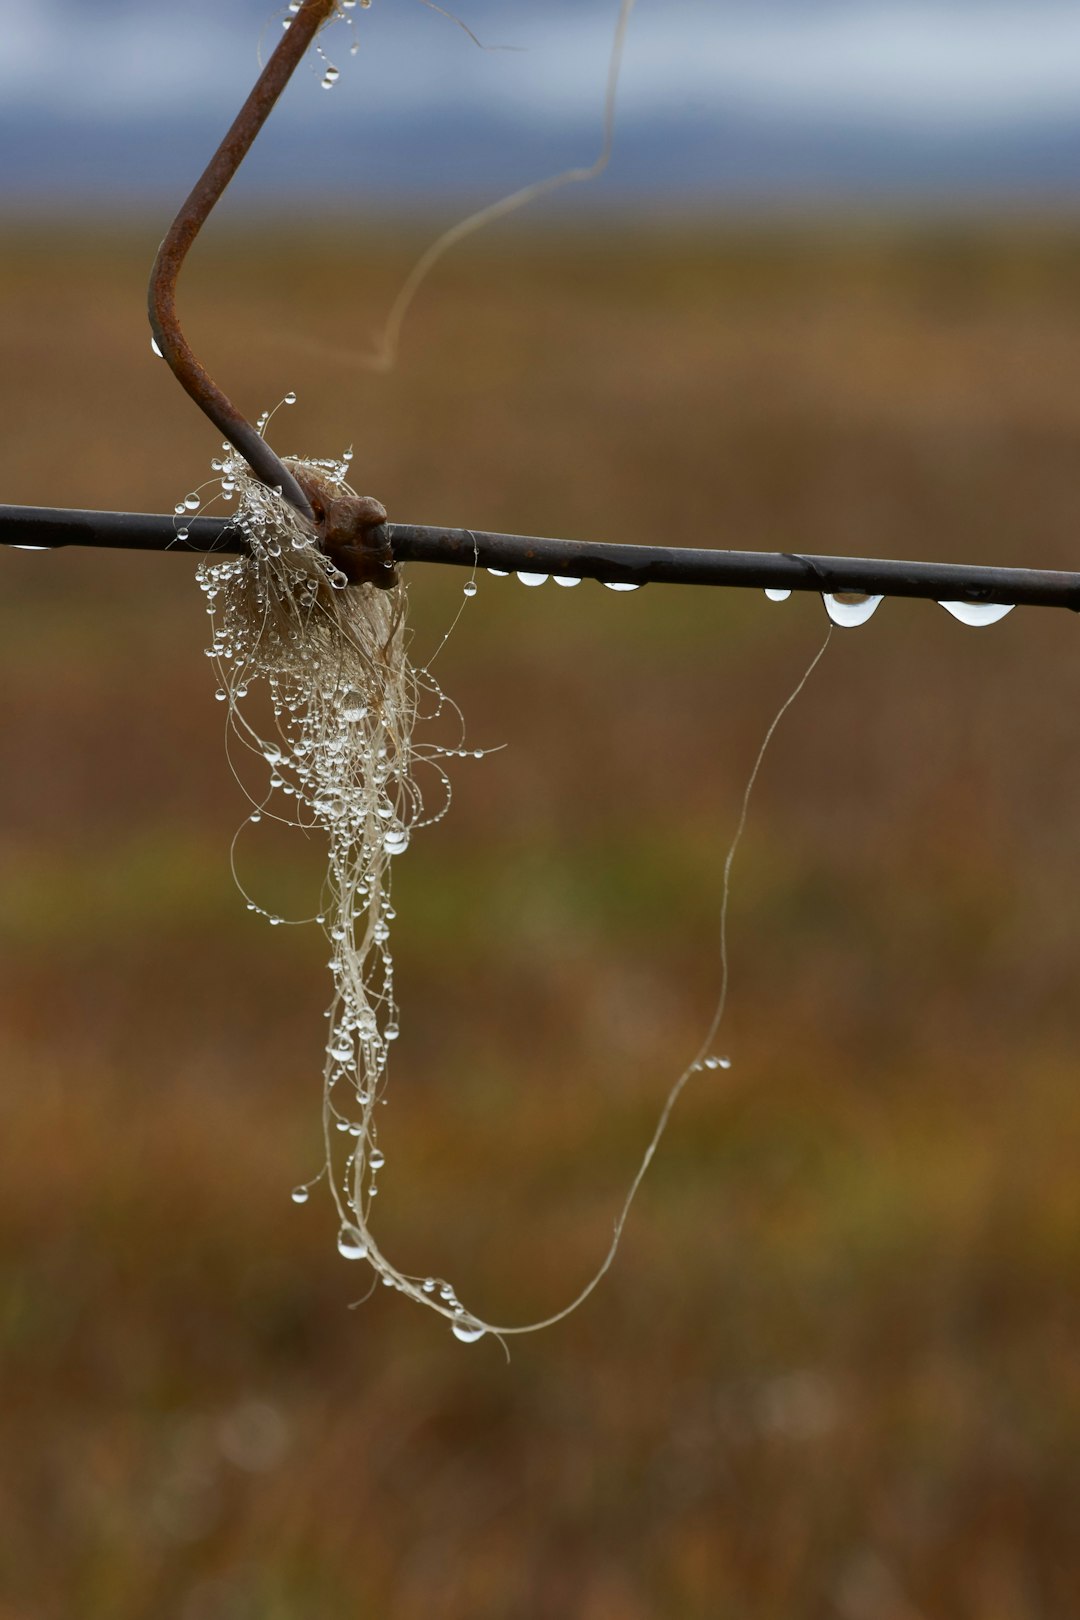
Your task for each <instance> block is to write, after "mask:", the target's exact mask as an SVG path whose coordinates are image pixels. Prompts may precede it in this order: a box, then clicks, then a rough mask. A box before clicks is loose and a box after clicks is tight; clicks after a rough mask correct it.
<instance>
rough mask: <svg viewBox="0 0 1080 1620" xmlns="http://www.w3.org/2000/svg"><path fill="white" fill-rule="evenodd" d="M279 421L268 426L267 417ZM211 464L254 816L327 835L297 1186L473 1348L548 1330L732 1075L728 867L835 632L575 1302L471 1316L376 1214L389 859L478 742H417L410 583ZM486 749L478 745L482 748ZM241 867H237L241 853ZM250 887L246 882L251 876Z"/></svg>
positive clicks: (216, 610)
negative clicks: (261, 710)
mask: <svg viewBox="0 0 1080 1620" xmlns="http://www.w3.org/2000/svg"><path fill="white" fill-rule="evenodd" d="M265 420H266V419H265V418H262V419H260V427H262V426H263V425H264V424H265ZM349 459H350V457H349V455H348V454H346V455H345V456H344V457H343V458H342V459H341V460H340V461H305V460H298V459H294V460H291V461H289V462H288V463H287V464H288V465H289V466H290V468H291V470H292V471H293V472H294V473H296V474H297V475H298V476H300V477H301V478H302V479H303V480H304V482H305V485H306V487H307V488H309V489H310V488H312V487H314V488H316V489H318V490H319V491H320V498H321V497H322V496H323V495H325V497H326V499H327V501H330V500H334V499H336V498H337V497H339V496H352V495H354V492H353V491H352V490H351V489H350V488H349V486H348V485H347V483H346V482H345V479H346V474H347V472H348V469H349ZM214 467H215V471H217V472H218V473H219V474H220V489H221V493H222V494H223V495H224V496H226V497H227V498H231V497H232V496H233V495H234V494H235V495H236V496H237V497H238V499H237V511H236V514H235V517H234V523H235V524H236V526H237V527H238V528H239V529H240V530H241V531H242V533H243V535H244V537H245V539H246V541H247V545H248V550H249V555H247V556H244V557H241V558H230V559H228V560H218V561H213V560H206V561H204V562H202V563H201V564H200V567H199V571H198V578H199V584H200V586H201V588H202V590H203V592H204V593H205V595H206V598H207V611H208V612H209V614H210V618H211V623H212V626H213V641H212V644H211V646H210V647H209V648H208V649H207V652H208V655H209V656H210V657H211V658H212V659H213V660H214V663H215V667H216V669H217V672H218V677H219V682H220V684H219V689H218V692H217V696H218V698H220V699H221V700H222V701H223V702H224V703H226V704H227V705H228V718H229V735H230V737H231V738H232V739H234V740H236V741H237V742H239V743H240V744H241V745H243V746H244V747H245V748H247V749H249V750H251V751H252V752H253V753H254V754H255V755H256V756H258V757H259V758H260V759H261V761H263V762H264V764H265V766H268V767H269V771H270V778H269V789H268V791H267V792H266V794H265V795H264V796H263V797H262V798H261V799H258V798H255V797H252V800H251V802H252V810H251V814H250V820H251V821H261V820H262V819H263V818H264V817H270V818H273V819H276V820H278V821H280V822H283V823H285V824H286V825H291V826H298V827H303V828H306V829H308V830H313V831H316V832H321V833H323V834H324V835H325V837H326V840H327V844H328V856H327V871H326V879H325V886H324V892H323V897H322V903H321V907H320V910H319V911H318V913H317V915H316V916H315V917H314V918H313V919H312V920H313V921H314V922H315V923H316V924H318V925H319V926H320V927H322V928H323V929H324V931H325V933H326V936H327V939H328V941H329V944H330V961H329V966H330V971H331V974H332V975H333V985H334V994H333V999H332V1001H331V1004H330V1007H329V1009H328V1011H327V1018H328V1021H329V1028H328V1031H327V1040H326V1051H325V1061H324V1065H323V1131H324V1144H325V1158H324V1163H323V1168H322V1170H321V1171H320V1172H319V1174H318V1175H317V1176H316V1177H315V1178H314V1180H313V1181H310V1182H307V1183H305V1184H304V1185H302V1186H299V1187H297V1188H295V1189H294V1191H293V1198H294V1200H295V1201H296V1202H297V1203H306V1202H307V1199H308V1195H309V1191H310V1188H311V1187H312V1186H314V1185H315V1183H316V1182H318V1181H320V1180H322V1179H323V1178H324V1177H325V1179H326V1181H327V1183H328V1185H329V1188H330V1192H331V1194H332V1196H333V1199H334V1203H335V1206H336V1209H337V1213H338V1216H339V1219H340V1223H341V1224H340V1230H339V1234H338V1249H339V1251H340V1252H341V1254H342V1255H343V1256H344V1257H345V1258H346V1259H348V1260H366V1261H367V1263H368V1265H369V1266H370V1267H371V1269H372V1270H373V1272H374V1273H375V1277H376V1278H377V1279H381V1280H382V1282H383V1283H384V1284H385V1285H386V1286H387V1287H388V1288H396V1289H397V1290H398V1292H399V1293H402V1294H406V1295H408V1297H409V1298H410V1299H413V1300H415V1301H416V1302H417V1303H418V1304H420V1305H426V1306H427V1307H428V1308H429V1309H430V1310H433V1311H437V1312H438V1313H439V1314H440V1315H441V1316H443V1317H446V1318H447V1320H448V1321H449V1322H450V1325H451V1329H452V1331H453V1333H454V1335H455V1336H456V1337H457V1338H458V1339H460V1340H462V1341H463V1342H464V1343H466V1344H470V1343H473V1342H475V1341H476V1340H478V1339H481V1338H483V1336H484V1335H485V1334H488V1333H490V1334H493V1335H495V1336H496V1337H498V1338H500V1339H502V1338H504V1337H505V1336H507V1335H510V1334H518V1333H532V1332H535V1331H536V1330H537V1329H539V1328H543V1327H549V1326H551V1325H552V1324H553V1323H555V1322H558V1321H561V1320H562V1319H563V1318H564V1317H566V1316H569V1315H570V1313H571V1312H572V1311H574V1310H576V1309H577V1307H578V1306H579V1305H580V1304H581V1303H582V1301H583V1300H585V1299H586V1298H587V1297H588V1295H589V1294H591V1293H592V1291H593V1289H594V1288H595V1287H596V1286H597V1284H598V1283H599V1282H600V1280H601V1278H602V1277H604V1276H605V1275H606V1273H607V1271H608V1270H609V1268H610V1266H611V1264H612V1262H613V1260H614V1258H615V1254H616V1251H617V1250H618V1247H619V1243H620V1240H621V1237H622V1231H623V1227H624V1225H625V1223H626V1219H627V1216H628V1214H629V1212H630V1206H631V1204H632V1203H633V1201H634V1198H635V1196H636V1193H637V1190H638V1188H639V1186H640V1185H641V1182H642V1180H643V1179H644V1176H645V1173H646V1171H647V1170H648V1167H649V1165H650V1163H651V1162H652V1159H653V1156H654V1154H655V1152H656V1149H657V1147H658V1145H659V1142H660V1139H661V1137H662V1136H663V1134H664V1131H665V1130H666V1128H667V1123H668V1120H669V1119H670V1117H671V1113H672V1110H673V1108H674V1107H675V1104H676V1102H677V1101H678V1099H679V1097H680V1096H681V1094H682V1092H683V1089H684V1088H685V1086H686V1085H687V1084H688V1082H689V1081H690V1079H691V1078H692V1076H694V1075H695V1074H698V1073H700V1072H701V1071H702V1070H709V1069H712V1070H715V1069H726V1068H728V1067H729V1063H728V1060H727V1058H724V1057H719V1056H717V1055H716V1054H715V1053H714V1051H713V1043H714V1042H715V1040H716V1036H717V1033H718V1031H719V1028H720V1025H721V1022H722V1020H723V1017H724V1011H725V1006H726V1001H727V986H728V959H727V911H728V900H729V896H730V879H731V868H732V863H733V861H734V857H735V853H736V850H737V849H738V846H739V843H740V840H741V839H742V835H743V831H744V829H745V826H746V818H747V811H748V807H749V802H750V796H751V793H752V791H753V788H754V784H755V782H756V780H757V776H758V772H759V771H760V768H761V764H762V761H763V759H764V756H765V752H766V749H767V748H768V746H769V743H770V741H771V739H772V736H773V733H774V732H775V731H776V728H777V726H778V725H779V723H780V721H781V719H782V718H783V716H784V714H786V712H787V710H788V709H789V708H790V706H791V704H792V703H793V702H794V701H795V699H796V698H797V697H798V695H799V693H800V692H801V691H802V689H803V687H804V686H805V685H806V682H807V680H808V679H809V677H810V674H811V672H812V671H813V669H814V668H815V666H816V665H817V663H818V661H819V660H820V658H821V657H822V654H823V653H824V651H825V647H826V646H827V645H828V638H826V641H825V643H824V644H823V645H822V647H821V648H820V650H819V651H818V652H817V653H816V654H815V656H814V657H813V659H812V660H811V662H810V664H809V665H808V667H807V668H806V670H805V672H804V673H803V675H802V677H801V678H800V679H799V681H798V682H797V684H796V685H795V687H794V689H793V690H792V691H791V692H790V694H789V695H788V697H787V698H786V699H785V700H784V702H783V703H782V704H781V706H780V708H779V709H778V710H777V712H776V714H775V716H774V718H773V720H772V722H771V724H770V725H769V727H768V730H767V731H766V733H765V737H764V739H763V741H762V744H761V748H760V749H759V751H758V754H757V757H756V759H755V761H754V765H753V767H752V769H751V772H750V776H749V778H748V780H747V783H746V787H745V789H744V791H743V796H742V802H741V807H740V812H739V817H738V821H737V824H736V829H735V834H734V837H733V838H732V841H731V844H730V846H729V848H728V852H727V856H726V859H725V862H724V872H723V891H722V900H721V910H720V939H719V944H720V966H721V985H720V996H719V1000H718V1002H717V1005H716V1009H715V1011H714V1014H713V1017H712V1020H711V1022H710V1025H709V1028H708V1030H707V1032H706V1035H705V1039H704V1041H703V1042H702V1044H701V1046H700V1047H699V1049H698V1052H697V1054H696V1056H695V1057H694V1058H693V1059H692V1061H691V1062H690V1063H688V1064H687V1066H686V1067H685V1068H684V1069H683V1071H682V1073H681V1074H680V1075H679V1077H678V1079H677V1080H676V1081H675V1083H674V1085H673V1086H672V1087H671V1089H670V1091H669V1092H668V1096H667V1099H666V1101H665V1103H664V1106H663V1108H662V1109H661V1112H660V1116H659V1119H658V1121H657V1124H656V1128H655V1130H654V1132H653V1135H652V1137H651V1138H650V1140H649V1142H648V1145H647V1147H646V1149H645V1152H644V1154H643V1156H642V1159H641V1161H640V1164H639V1166H638V1169H637V1172H636V1174H635V1175H634V1177H633V1180H632V1181H631V1184H630V1187H629V1190H628V1192H627V1193H626V1196H625V1198H624V1200H623V1203H622V1205H621V1207H620V1209H619V1212H618V1215H617V1217H616V1220H615V1224H614V1232H613V1235H612V1238H611V1242H610V1245H609V1247H608V1249H607V1252H606V1253H605V1255H604V1257H603V1259H602V1261H601V1263H600V1264H599V1266H598V1267H597V1269H596V1271H595V1272H594V1273H593V1275H592V1277H591V1278H590V1279H589V1281H588V1282H587V1283H586V1284H585V1286H584V1287H583V1288H582V1289H581V1290H580V1291H579V1292H578V1294H577V1295H576V1296H575V1297H574V1298H573V1299H572V1300H571V1301H570V1303H569V1304H568V1305H566V1306H564V1307H563V1308H562V1309H561V1310H559V1311H557V1312H555V1313H554V1314H553V1315H551V1316H548V1317H545V1318H544V1319H543V1320H541V1321H538V1322H532V1323H528V1324H525V1325H515V1326H512V1327H508V1326H494V1325H493V1324H491V1323H490V1322H486V1321H484V1320H483V1319H482V1318H481V1317H479V1316H477V1315H474V1314H473V1313H472V1312H471V1311H468V1310H466V1308H465V1306H464V1305H462V1303H461V1302H460V1300H459V1299H458V1297H457V1294H456V1292H455V1290H454V1288H453V1287H452V1285H451V1284H450V1283H448V1282H446V1281H445V1280H443V1279H441V1278H436V1277H423V1278H421V1277H414V1276H408V1275H406V1274H405V1273H403V1272H401V1271H399V1270H398V1268H397V1267H396V1266H395V1265H393V1263H392V1262H391V1261H390V1260H388V1259H387V1258H386V1256H385V1255H384V1254H383V1252H382V1250H381V1249H380V1248H379V1246H378V1243H377V1242H376V1240H375V1237H374V1234H373V1233H372V1230H371V1223H370V1216H371V1205H372V1199H373V1198H374V1197H375V1195H376V1191H377V1178H378V1172H379V1170H380V1169H381V1167H382V1165H383V1162H384V1156H383V1154H382V1152H381V1150H380V1148H379V1141H378V1131H377V1128H376V1118H375V1110H376V1107H377V1105H378V1104H379V1103H380V1102H381V1101H383V1100H384V1095H383V1094H384V1092H385V1089H386V1083H387V1070H388V1059H389V1051H390V1047H391V1045H392V1043H393V1042H394V1041H395V1040H396V1039H397V1035H398V1021H397V1007H396V1003H395V1000H394V970H393V960H392V957H391V954H390V947H389V941H390V927H391V923H392V922H393V921H394V916H395V913H394V909H393V906H392V904H391V898H390V876H391V868H392V862H393V860H394V857H395V856H397V855H400V854H401V853H402V852H403V851H404V850H405V849H406V848H407V847H408V844H409V840H410V838H411V836H412V834H413V833H414V832H415V831H416V830H417V829H418V828H420V827H425V826H430V825H431V824H433V823H434V822H436V821H439V820H441V818H442V817H443V816H444V815H445V814H446V811H447V809H448V808H449V804H450V796H451V795H450V783H449V779H448V777H447V775H446V772H445V770H444V768H443V764H442V761H443V759H445V758H447V757H450V756H457V757H465V755H466V752H467V751H466V750H465V748H464V747H463V746H462V744H463V740H464V735H463V734H464V727H463V726H461V730H460V732H459V735H458V740H457V744H456V746H454V747H448V746H446V745H445V744H434V743H429V744H418V743H417V742H416V741H415V739H414V735H413V732H414V726H415V724H416V722H417V720H418V719H420V718H428V717H430V718H435V717H437V716H438V715H440V714H443V713H444V712H449V713H450V714H452V715H453V716H455V717H456V720H457V722H458V724H459V725H461V716H460V713H459V711H458V710H457V708H456V706H455V705H454V704H453V703H451V702H450V700H449V699H448V698H446V696H445V695H444V694H443V692H442V691H441V689H440V687H439V685H438V683H437V682H436V680H435V679H434V677H433V676H432V675H431V673H430V669H428V668H417V667H414V666H413V664H412V663H411V662H410V660H409V657H408V653H407V635H406V626H405V587H404V586H403V585H401V584H395V585H393V586H392V587H391V588H389V589H379V588H376V587H375V586H373V585H370V584H362V585H351V586H350V585H349V581H348V579H347V578H346V576H345V575H344V574H343V573H341V572H340V570H339V569H338V568H337V566H336V565H335V563H334V562H333V561H332V560H331V558H330V557H328V556H327V555H326V554H325V553H324V552H323V551H322V550H321V549H320V547H319V545H318V544H317V541H316V535H315V529H314V526H313V525H312V524H311V523H309V522H308V520H307V519H306V518H303V517H301V516H300V515H299V514H298V513H297V512H296V511H294V510H293V508H292V507H290V506H289V505H287V504H286V502H284V501H283V500H282V498H281V497H280V496H279V495H278V494H277V493H276V492H275V491H272V490H269V489H267V488H266V486H265V485H263V484H261V483H260V482H259V481H258V480H257V479H255V478H254V477H253V476H252V474H251V473H250V472H249V470H248V468H247V465H246V463H245V462H244V461H243V460H242V459H241V458H240V457H239V456H238V455H236V454H235V453H233V452H230V451H228V450H226V459H225V460H224V461H219V462H215V463H214ZM199 505H201V500H200V497H199V496H198V495H191V496H188V497H187V500H186V501H185V502H184V503H182V504H181V505H180V506H178V507H177V509H176V510H177V513H178V514H183V513H184V512H185V511H191V510H194V509H196V508H197V507H198V506H199ZM183 532H184V531H183V530H181V531H180V533H181V534H183ZM346 587H348V588H346ZM471 593H472V587H471V586H466V594H467V595H469V594H471ZM830 634H831V631H830ZM256 682H262V683H265V686H266V689H267V691H268V694H269V698H270V704H271V710H272V715H273V735H272V736H271V737H264V736H262V735H261V734H260V732H259V730H258V729H257V728H256V726H255V724H254V723H253V722H252V721H251V719H249V717H248V713H247V711H245V710H244V709H243V707H242V704H243V700H244V699H245V698H246V697H247V696H248V693H249V689H250V687H251V686H252V685H253V684H255V683H256ZM482 753H483V751H482V750H479V751H474V757H477V758H479V757H482ZM425 765H426V766H427V767H428V768H429V769H430V770H431V771H432V773H433V776H434V780H435V782H436V784H437V786H438V788H439V793H440V804H439V807H438V809H437V810H435V811H433V812H432V811H428V810H426V809H425V805H424V800H423V796H422V794H421V792H420V789H419V787H418V785H417V781H416V774H417V770H418V768H419V767H420V766H425ZM237 779H238V780H240V778H239V776H238V778H237ZM278 795H280V798H279V797H278ZM282 801H286V802H287V810H286V811H285V812H284V813H282V812H281V811H280V810H279V809H278V806H279V805H280V804H281V803H282ZM271 802H273V805H274V808H273V809H271V808H270V806H271ZM234 850H235V842H234ZM233 871H234V875H235V873H236V866H235V860H234V863H233ZM237 883H238V886H239V887H240V889H241V892H244V890H243V885H242V884H241V883H240V880H239V878H237ZM247 903H248V907H249V909H250V910H252V911H263V908H262V907H260V906H258V905H257V904H256V902H255V901H254V900H252V899H251V898H250V897H247ZM263 915H265V916H267V917H269V920H270V922H271V923H277V922H280V921H281V919H280V918H279V917H276V916H273V915H271V914H270V913H268V912H265V911H264V912H263ZM373 1286H374V1281H373Z"/></svg>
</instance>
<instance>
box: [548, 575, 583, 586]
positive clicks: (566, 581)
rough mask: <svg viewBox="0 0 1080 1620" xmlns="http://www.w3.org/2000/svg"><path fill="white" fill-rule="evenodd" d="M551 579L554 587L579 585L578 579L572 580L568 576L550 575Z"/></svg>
mask: <svg viewBox="0 0 1080 1620" xmlns="http://www.w3.org/2000/svg"><path fill="white" fill-rule="evenodd" d="M551 577H552V579H553V580H554V581H555V583H556V585H566V586H570V585H580V584H581V581H580V579H574V578H573V577H572V576H571V575H570V574H552V576H551Z"/></svg>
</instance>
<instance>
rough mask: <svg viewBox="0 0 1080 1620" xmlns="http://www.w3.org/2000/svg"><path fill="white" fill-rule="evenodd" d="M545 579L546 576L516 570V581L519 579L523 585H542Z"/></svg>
mask: <svg viewBox="0 0 1080 1620" xmlns="http://www.w3.org/2000/svg"><path fill="white" fill-rule="evenodd" d="M547 577H548V576H547V575H546V574H528V573H522V572H521V570H520V569H518V579H520V581H521V583H522V584H523V585H543V584H544V582H545V580H546V579H547Z"/></svg>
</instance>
